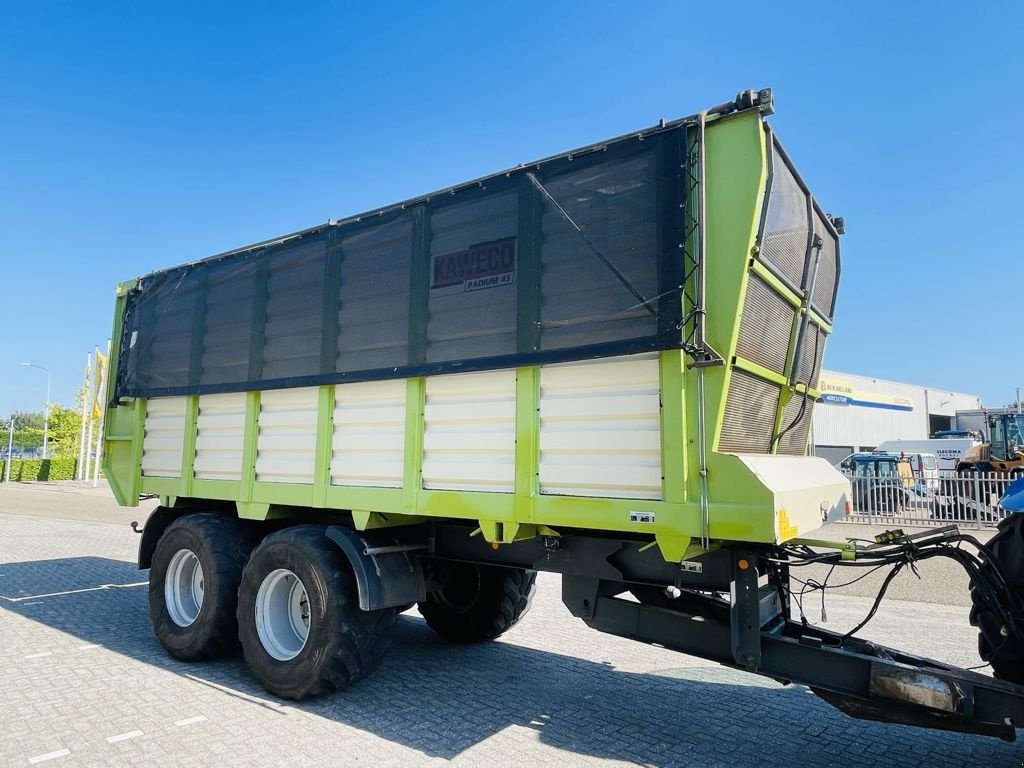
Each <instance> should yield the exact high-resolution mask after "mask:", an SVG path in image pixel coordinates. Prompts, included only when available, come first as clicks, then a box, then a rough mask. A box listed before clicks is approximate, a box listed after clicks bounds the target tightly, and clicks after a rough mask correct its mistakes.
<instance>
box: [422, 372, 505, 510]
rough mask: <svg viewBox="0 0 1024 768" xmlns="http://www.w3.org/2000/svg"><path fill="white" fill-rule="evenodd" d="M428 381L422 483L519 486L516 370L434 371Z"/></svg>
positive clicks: (449, 486)
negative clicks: (516, 451) (450, 373)
mask: <svg viewBox="0 0 1024 768" xmlns="http://www.w3.org/2000/svg"><path fill="white" fill-rule="evenodd" d="M426 386H427V392H426V394H427V398H426V405H425V407H424V415H423V420H424V429H425V431H424V434H423V487H424V488H439V489H447V490H456V491H496V492H504V493H510V492H512V491H513V490H515V449H516V430H515V418H516V373H515V371H514V370H507V371H488V372H486V373H460V374H453V375H449V376H432V377H430V378H428V379H427V384H426Z"/></svg>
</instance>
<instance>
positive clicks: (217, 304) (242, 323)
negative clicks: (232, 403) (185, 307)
mask: <svg viewBox="0 0 1024 768" xmlns="http://www.w3.org/2000/svg"><path fill="white" fill-rule="evenodd" d="M255 267H256V265H255V264H254V263H253V262H252V261H246V262H242V263H240V264H237V265H234V266H233V267H232V268H230V269H221V270H217V271H214V270H210V274H209V277H208V278H207V281H206V314H205V316H204V322H203V331H204V333H203V337H202V346H203V356H202V372H201V373H200V375H199V380H200V381H205V382H208V383H211V384H226V383H230V382H232V381H244V380H245V379H247V378H248V376H249V343H250V338H251V336H252V319H253V310H254V297H255V272H256V269H255Z"/></svg>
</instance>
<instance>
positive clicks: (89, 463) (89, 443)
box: [84, 347, 100, 480]
mask: <svg viewBox="0 0 1024 768" xmlns="http://www.w3.org/2000/svg"><path fill="white" fill-rule="evenodd" d="M99 354H100V348H99V347H95V348H94V349H93V355H94V356H95V360H96V375H95V376H94V377H93V379H94V380H96V383H97V384H98V383H99V381H98V379H99V373H100V372H99V365H100V359H99ZM94 388H95V387H94ZM93 400H94V398H92V397H90V398H89V417H88V418H89V433H88V437H86V439H85V445H86V450H85V478H84V479H85V480H88V479H89V469H90V467H92V457H91V455H90V453H89V448H92V422H93V418H92V404H93Z"/></svg>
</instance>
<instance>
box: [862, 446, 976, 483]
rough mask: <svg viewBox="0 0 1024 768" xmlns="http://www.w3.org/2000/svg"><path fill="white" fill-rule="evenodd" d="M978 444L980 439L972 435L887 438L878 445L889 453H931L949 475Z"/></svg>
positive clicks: (941, 471)
mask: <svg viewBox="0 0 1024 768" xmlns="http://www.w3.org/2000/svg"><path fill="white" fill-rule="evenodd" d="M976 445H980V441H979V440H975V439H974V438H971V437H954V438H932V439H931V440H886V441H885V442H884V443H882V444H881V445H880V446H878V450H879V451H887V452H889V453H899V452H900V451H903V452H904V453H906V454H907V455H910V454H912V453H930V454H932V455H933V456H935V458H936V459H938V462H939V472H940V473H941V474H942V475H943V476H947V475H951V474H952V473H953V472H955V471H956V463H957V462H958V461H960V457H961V456H963V455H964V454H965V453H967V451H968V450H969V449H971V448H973V447H974V446H976Z"/></svg>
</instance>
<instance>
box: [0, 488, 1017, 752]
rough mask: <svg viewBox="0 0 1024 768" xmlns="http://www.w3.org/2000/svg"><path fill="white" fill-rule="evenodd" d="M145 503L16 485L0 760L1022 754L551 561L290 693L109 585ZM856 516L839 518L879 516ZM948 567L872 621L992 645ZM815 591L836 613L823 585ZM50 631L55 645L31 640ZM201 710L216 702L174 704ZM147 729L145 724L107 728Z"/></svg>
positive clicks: (831, 615)
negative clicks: (461, 624)
mask: <svg viewBox="0 0 1024 768" xmlns="http://www.w3.org/2000/svg"><path fill="white" fill-rule="evenodd" d="M141 517H144V515H142V514H140V511H139V510H119V509H117V508H116V507H114V506H113V505H112V502H111V500H110V498H109V494H107V495H104V493H103V492H102V491H97V492H92V491H89V492H87V493H82V494H79V493H76V492H75V489H74V488H71V489H68V488H66V487H63V486H59V487H56V488H54V487H47V488H40V489H26V488H17V489H14V490H12V489H0V647H2V648H3V649H4V653H2V654H0V680H2V681H3V687H2V690H3V697H2V698H0V764H4V765H8V764H9V765H27V761H28V759H29V758H30V757H32V756H35V755H39V754H44V753H47V752H51V751H53V750H55V749H62V748H68V749H72V755H71V756H69V757H68V758H64V759H62V761H54V762H52V763H49V765H58V764H60V765H89V766H94V765H95V766H133V767H134V766H161V767H162V766H167V765H174V766H191V765H194V766H210V765H217V766H234V765H238V766H245V767H246V768H259V767H260V766H303V765H310V766H318V765H325V764H353V765H368V766H374V767H375V768H376V767H377V766H383V767H384V768H386V767H387V766H391V765H394V766H409V765H457V766H458V765H463V766H480V765H492V766H520V765H523V766H526V765H530V766H534V765H558V766H569V767H570V768H571V767H572V766H585V765H593V766H602V768H607V767H608V766H627V765H651V766H659V767H661V766H701V767H702V768H703V767H704V766H714V765H722V766H729V768H742V767H743V766H787V767H788V766H792V765H802V766H826V765H833V764H835V763H836V762H842V763H843V764H844V765H846V766H851V767H852V768H866V767H867V766H874V765H894V766H903V765H905V766H915V765H928V766H936V768H943V767H945V766H967V765H991V766H1010V765H1019V764H1020V763H1021V762H1022V760H1024V751H1022V747H1020V746H1017V745H1008V744H1003V743H1002V742H998V741H995V740H991V739H983V738H981V737H974V736H964V735H959V734H944V733H937V732H934V731H920V730H915V729H909V728H903V727H899V726H892V725H882V724H872V723H863V722H859V721H854V720H850V719H849V718H846V717H845V716H844V715H842V714H840V713H838V712H836V711H835V710H833V709H831V708H830V707H828V706H827V705H826V704H824V703H823V702H821V701H820V700H818V699H817V698H816V697H815V696H813V695H811V694H810V693H809V692H808V691H806V689H802V688H795V687H790V688H784V687H782V686H780V685H778V684H777V683H774V682H773V681H770V680H764V679H762V678H758V677H753V676H750V675H746V674H744V673H742V672H737V671H734V670H728V669H725V668H722V667H719V666H717V665H714V664H711V663H709V662H707V661H704V660H702V659H696V658H691V657H687V656H683V655H681V654H676V653H673V652H671V651H666V650H664V649H661V648H656V647H653V646H646V645H641V644H638V643H634V642H631V641H628V640H625V639H621V638H614V637H609V636H605V635H601V634H599V633H596V632H594V631H592V630H590V629H588V628H587V627H586V626H585V625H583V624H582V622H579V621H577V620H575V619H573V618H572V617H571V616H569V614H568V612H567V611H566V610H565V608H564V607H563V606H562V605H561V602H560V600H559V590H558V583H557V579H556V578H555V577H551V576H547V575H542V577H541V579H540V582H539V584H540V589H539V594H538V596H537V600H536V602H535V604H534V608H533V610H532V611H531V613H530V614H529V615H528V616H527V617H526V619H525V620H524V621H523V622H522V623H521V624H520V625H519V626H518V627H516V628H515V629H514V630H513V631H511V632H509V633H508V634H507V635H505V636H504V637H503V638H502V639H501V640H499V641H498V642H495V643H490V644H486V645H481V646H473V647H459V646H451V645H448V644H446V643H444V642H442V641H441V640H440V639H439V638H437V637H436V636H435V635H434V634H433V633H432V632H431V631H430V630H429V629H428V628H427V627H426V626H425V625H424V623H423V622H422V620H421V619H420V618H419V617H418V615H417V614H416V612H415V611H410V612H409V613H407V614H406V615H404V616H403V617H402V618H401V619H400V621H399V628H398V632H397V635H396V639H395V643H394V647H393V649H392V651H391V653H390V655H389V657H388V659H387V660H386V662H385V664H384V665H383V666H382V668H381V669H380V670H379V671H378V672H377V673H376V674H375V675H374V676H373V677H371V678H370V679H368V680H366V681H363V682H362V683H360V684H359V685H357V686H353V687H352V688H351V689H350V690H348V691H345V692H343V693H341V694H337V695H334V696H330V697H326V698H324V699H320V700H316V701H311V702H302V703H290V702H289V703H287V704H285V705H284V706H281V703H280V702H277V701H276V700H274V699H273V697H270V696H269V695H268V694H266V692H264V691H263V690H262V689H261V687H260V686H259V685H258V684H256V683H255V682H254V681H253V680H252V679H251V678H250V677H249V675H248V673H247V671H246V669H245V666H244V664H243V663H242V662H241V661H240V660H237V659H234V660H226V661H218V662H209V663H203V664H194V665H189V664H183V663H181V662H177V661H175V660H173V659H170V658H169V657H167V655H166V654H165V653H164V652H163V650H162V649H161V648H160V646H159V643H157V642H156V640H155V638H154V637H153V635H152V631H151V629H150V627H149V622H148V615H147V599H148V598H147V591H146V589H145V586H134V587H132V586H112V587H110V586H108V587H107V588H103V589H100V587H103V586H104V585H129V584H137V583H139V582H145V577H146V574H145V573H140V572H139V571H137V570H136V569H135V567H134V565H133V561H134V557H135V548H136V547H137V544H138V537H137V536H136V535H135V534H133V533H132V532H131V530H130V529H128V527H127V522H128V521H130V520H132V519H140V518H141ZM853 530H854V529H852V528H851V527H849V526H843V527H841V528H840V532H841V533H842V534H843V535H861V534H856V533H851V531H853ZM833 535H834V534H833ZM926 565H930V563H928V564H926ZM922 572H923V569H922ZM944 573H945V571H943V572H941V573H940V574H939V577H938V578H934V579H930V580H923V581H922V582H920V583H917V580H916V579H915V580H914V582H913V583H912V582H907V586H906V589H904V591H902V592H899V593H898V594H897V596H903V597H909V598H913V599H905V600H902V601H887V602H886V603H884V604H883V608H882V610H880V611H879V615H878V617H877V618H876V620H875V621H874V622H873V623H872V624H870V625H868V627H867V628H866V629H865V630H864V632H863V634H864V636H866V637H868V638H870V639H873V640H876V641H878V642H884V643H887V644H890V645H894V646H896V647H902V648H905V649H907V650H912V651H917V652H920V653H923V654H926V655H931V656H933V657H935V658H938V659H940V660H944V661H949V662H952V663H957V664H962V665H970V664H975V663H977V661H976V657H975V653H976V650H975V635H974V632H973V631H972V630H971V628H970V627H969V626H968V625H967V609H966V604H965V602H964V601H963V599H962V596H959V595H958V594H957V593H956V589H957V588H958V587H957V585H956V584H955V583H954V581H953V580H950V579H945V578H943V574H944ZM901 578H902V576H901ZM901 589H903V587H901ZM81 590H87V591H81ZM894 594H895V593H894ZM872 597H873V592H871V591H865V592H864V593H863V594H856V592H855V590H847V591H846V593H845V594H843V595H839V596H837V597H829V598H828V601H827V603H826V608H827V618H828V622H827V626H829V627H830V628H834V629H843V630H845V629H848V628H849V627H852V626H853V625H855V624H856V623H857V622H858V621H859V620H860V618H861V617H863V615H865V613H866V612H867V610H868V608H869V607H870V603H871V598H872ZM24 598H28V599H24ZM30 603H34V604H30ZM805 609H806V610H807V614H808V617H809V619H810V620H812V621H820V604H819V602H818V600H817V599H816V598H809V599H808V600H807V601H805ZM85 645H97V646H99V647H98V648H94V649H92V650H88V651H83V650H80V649H81V647H82V646H85ZM40 652H50V653H52V655H50V656H45V657H40V658H37V659H25V658H24V657H25V656H27V655H30V654H34V653H40ZM196 715H203V716H205V717H206V718H207V720H206V721H204V722H202V723H197V724H194V725H191V726H187V727H175V726H174V722H176V721H179V720H182V719H186V718H189V717H193V716H196ZM136 729H137V730H141V731H143V734H144V735H143V736H140V737H138V738H134V739H131V740H127V741H123V742H119V743H116V744H108V743H107V742H106V738H107V737H108V736H111V735H115V734H117V733H126V732H130V731H133V730H136ZM44 765H47V764H44Z"/></svg>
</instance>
